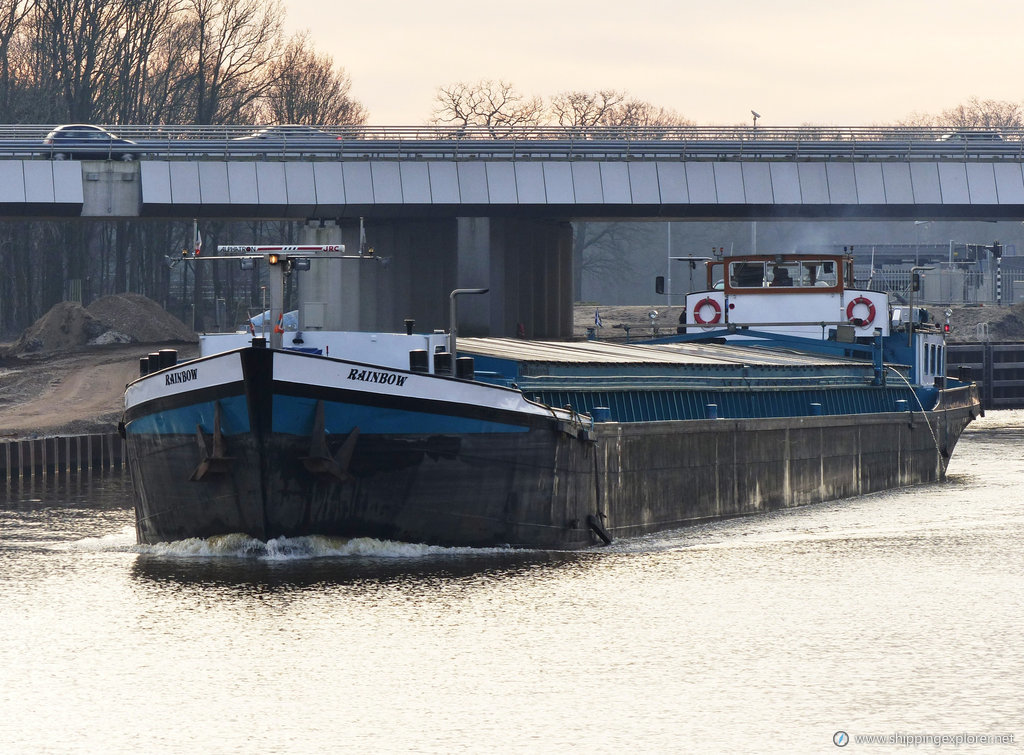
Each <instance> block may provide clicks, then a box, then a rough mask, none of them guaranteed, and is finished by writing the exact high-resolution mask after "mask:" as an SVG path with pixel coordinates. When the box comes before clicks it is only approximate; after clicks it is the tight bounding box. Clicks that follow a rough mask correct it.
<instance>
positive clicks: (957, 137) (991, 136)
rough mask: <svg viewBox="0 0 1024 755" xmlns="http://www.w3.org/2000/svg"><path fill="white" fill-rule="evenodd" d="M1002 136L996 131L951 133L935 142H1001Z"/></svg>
mask: <svg viewBox="0 0 1024 755" xmlns="http://www.w3.org/2000/svg"><path fill="white" fill-rule="evenodd" d="M1002 140H1003V135H1002V134H1000V133H999V132H998V131H951V132H950V133H948V134H943V135H942V136H940V137H939V138H938V139H937V140H936V141H940V142H1001V141H1002Z"/></svg>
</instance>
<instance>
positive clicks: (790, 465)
mask: <svg viewBox="0 0 1024 755" xmlns="http://www.w3.org/2000/svg"><path fill="white" fill-rule="evenodd" d="M979 411H980V409H979V405H978V402H977V391H976V390H975V389H974V388H973V387H969V388H960V389H953V390H947V391H945V392H944V393H943V397H942V401H941V402H940V405H939V407H938V408H937V409H935V410H933V411H930V412H928V413H927V414H922V413H920V412H916V413H911V412H901V413H895V412H893V413H884V414H867V415H864V414H860V415H841V416H812V417H793V418H771V419H728V420H687V421H670V422H650V423H598V424H596V425H595V426H594V429H593V430H592V431H591V432H589V433H578V432H576V431H574V430H572V428H566V427H564V426H561V425H559V424H558V423H557V422H555V421H552V422H550V423H548V424H547V425H543V424H541V425H538V426H534V427H531V428H530V429H529V431H527V432H519V433H481V434H470V435H459V436H445V435H415V434H410V435H386V436H385V435H378V436H373V435H363V436H360V437H359V438H358V439H357V440H356V441H355V442H354V445H353V447H352V448H351V455H350V458H349V457H348V456H346V461H347V463H346V464H345V465H344V468H341V469H339V468H337V466H335V468H333V469H324V468H323V465H320V464H317V463H316V461H315V460H314V461H311V460H310V459H311V457H312V456H315V454H312V453H311V449H315V447H316V445H317V442H316V438H315V437H311V436H301V435H287V434H280V433H276V434H270V433H265V434H262V435H261V434H260V433H257V432H255V431H254V432H249V433H244V434H238V435H233V436H225V437H224V438H223V444H224V445H223V448H222V449H221V450H222V452H223V453H222V456H223V457H224V460H223V461H220V462H218V463H217V464H213V465H211V466H210V468H209V469H207V470H206V472H205V473H204V474H202V476H201V479H198V480H195V479H190V478H193V477H195V471H196V469H197V468H198V467H199V466H200V464H201V462H202V453H201V451H200V448H199V444H198V443H197V441H196V439H195V437H191V436H186V435H166V434H152V435H147V434H132V433H129V434H128V436H127V448H128V458H129V468H130V471H131V474H132V476H133V481H134V487H135V491H136V512H137V527H138V537H139V540H140V542H143V543H155V542H159V541H170V540H181V539H185V538H190V537H210V536H214V535H224V534H229V533H236V532H241V533H246V534H248V535H250V536H252V537H255V538H258V539H260V540H269V539H272V538H277V537H299V536H306V535H324V536H336V537H374V538H380V539H393V540H401V541H407V542H424V543H430V544H437V545H449V546H500V545H511V546H516V547H532V548H581V547H587V546H590V545H594V544H599V543H601V542H602V541H603V538H602V536H603V535H606V534H607V535H610V536H611V537H634V536H638V535H643V534H649V533H653V532H658V531H662V530H666V529H672V528H677V527H681V526H684V525H687V524H692V523H695V522H700V521H706V520H709V519H714V518H724V517H733V516H740V515H745V514H751V513H757V512H764V511H768V510H773V509H779V508H786V507H793V506H800V505H804V504H809V503H816V502H820V501H826V500H834V499H839V498H845V497H849V496H854V495H860V494H864V493H870V492H874V491H879V490H885V489H891V488H896V487H900V486H905V485H912V484H916V483H922V482H932V481H936V480H939V479H941V478H942V476H943V474H944V470H945V464H946V462H947V461H948V458H949V455H950V454H951V453H952V451H953V447H954V445H955V444H956V441H957V439H958V438H959V436H960V433H961V432H962V430H963V429H964V427H965V426H966V425H967V424H968V423H969V422H970V421H971V420H972V419H973V418H974V417H975V416H977V414H978V412H979ZM925 417H927V421H926V419H925ZM324 440H325V441H326V445H327V449H328V451H329V455H330V456H331V457H334V458H337V457H338V456H339V454H340V455H342V456H345V453H344V445H345V443H346V441H347V440H349V439H348V438H347V437H335V436H326V438H325V439H324Z"/></svg>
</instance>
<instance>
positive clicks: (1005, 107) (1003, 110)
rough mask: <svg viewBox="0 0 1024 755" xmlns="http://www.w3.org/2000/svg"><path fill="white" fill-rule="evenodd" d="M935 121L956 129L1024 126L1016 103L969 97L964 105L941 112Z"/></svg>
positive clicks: (1019, 107)
mask: <svg viewBox="0 0 1024 755" xmlns="http://www.w3.org/2000/svg"><path fill="white" fill-rule="evenodd" d="M936 120H937V122H938V123H939V124H940V125H942V126H945V127H948V128H957V129H961V128H982V129H1002V128H1020V127H1021V126H1024V112H1022V111H1021V105H1020V103H1018V102H1008V101H1006V100H979V99H978V98H977V97H971V98H970V99H969V100H967V102H965V103H962V104H960V105H957V106H956V107H953V108H950V109H949V110H943V111H942V113H941V114H940V115H939V116H938V118H937V119H936Z"/></svg>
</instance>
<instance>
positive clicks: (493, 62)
mask: <svg viewBox="0 0 1024 755" xmlns="http://www.w3.org/2000/svg"><path fill="white" fill-rule="evenodd" d="M283 2H284V5H285V10H286V11H287V22H286V23H287V27H288V29H289V30H290V31H297V30H301V29H308V30H309V31H310V33H311V36H312V39H313V42H314V44H315V46H316V49H317V50H318V51H321V52H326V53H329V54H330V55H331V56H333V58H334V61H335V63H336V64H339V65H341V66H343V67H344V68H345V70H346V71H347V72H348V74H349V76H350V77H351V79H352V84H353V86H352V93H353V95H354V97H355V98H356V99H357V100H359V101H360V102H362V103H363V105H365V106H366V107H367V108H368V109H369V111H370V117H369V123H370V124H371V125H417V124H422V123H425V122H426V121H427V119H428V118H429V117H430V114H431V110H432V107H433V98H434V94H435V93H436V91H437V88H438V87H439V86H443V85H447V84H452V83H455V82H458V81H467V82H473V81H477V80H479V79H484V78H490V79H504V80H506V81H509V82H511V83H512V84H514V85H515V87H516V88H517V89H518V90H519V91H520V92H522V93H523V94H526V95H530V96H532V95H539V96H543V97H545V98H548V97H550V96H551V95H553V94H557V93H558V92H561V91H566V90H572V89H583V90H596V89H608V88H610V89H619V90H626V91H628V92H629V93H630V94H631V95H633V96H635V97H638V98H640V99H644V100H648V101H650V102H651V103H653V104H655V105H657V106H662V107H666V108H671V109H674V110H676V111H677V112H679V113H680V114H681V115H683V116H685V117H687V118H690V119H691V120H694V121H696V122H697V123H698V124H701V125H706V124H707V125H710V124H726V125H731V124H746V123H749V122H750V120H751V116H750V111H751V110H752V109H753V110H756V111H757V112H759V113H760V114H761V120H759V121H758V125H760V126H794V125H800V124H804V123H816V124H836V125H871V124H875V123H885V122H890V121H894V120H899V119H902V118H905V117H907V116H909V115H910V114H912V113H915V112H918V113H931V114H937V113H939V112H940V111H942V110H944V109H946V108H950V107H953V106H955V105H958V104H960V103H962V102H964V101H966V100H967V99H968V98H970V97H972V96H977V97H978V98H980V99H983V100H984V99H995V100H1009V101H1013V102H1021V101H1024V89H1022V86H1024V84H1022V76H1021V74H1022V66H1021V52H1020V35H1021V32H1022V31H1024V4H1022V3H1019V2H1005V1H1004V0H990V1H989V2H987V3H973V2H964V1H963V0H959V1H958V2H953V1H952V0H927V1H924V0H849V1H848V2H831V1H830V0H717V2H710V1H709V0H699V1H695V0H638V1H637V2H623V3H615V4H612V3H608V2H603V1H602V0H591V2H581V1H579V0H568V1H561V0H547V2H539V1H538V0H518V2H512V3H495V2H480V1H479V0H478V1H476V2H471V1H470V0H426V1H425V0H417V1H416V2H411V1H410V0H365V1H364V2H341V1H339V0H283Z"/></svg>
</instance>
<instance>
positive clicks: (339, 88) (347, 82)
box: [262, 34, 367, 124]
mask: <svg viewBox="0 0 1024 755" xmlns="http://www.w3.org/2000/svg"><path fill="white" fill-rule="evenodd" d="M269 79H270V84H269V86H268V87H267V90H266V93H265V94H264V99H263V103H262V104H263V115H264V117H265V120H268V121H270V122H273V123H305V124H314V123H337V124H361V123H365V122H366V116H367V113H366V108H365V107H363V105H362V104H361V103H359V102H357V101H356V100H355V99H353V98H352V95H351V90H352V81H351V79H349V77H348V74H347V73H345V70H344V69H343V68H340V67H337V68H336V67H335V65H334V60H333V59H332V58H331V56H330V55H326V54H319V53H317V52H316V51H315V50H313V49H312V48H311V47H310V43H309V38H308V36H307V35H305V34H301V35H297V36H295V37H293V38H292V40H291V41H290V42H289V43H288V46H287V47H286V48H285V50H284V54H283V55H281V57H280V58H278V59H277V60H275V61H274V62H273V63H271V64H270V67H269Z"/></svg>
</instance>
